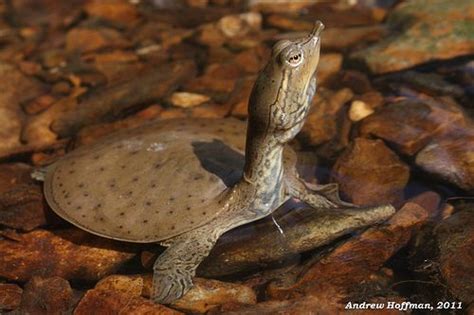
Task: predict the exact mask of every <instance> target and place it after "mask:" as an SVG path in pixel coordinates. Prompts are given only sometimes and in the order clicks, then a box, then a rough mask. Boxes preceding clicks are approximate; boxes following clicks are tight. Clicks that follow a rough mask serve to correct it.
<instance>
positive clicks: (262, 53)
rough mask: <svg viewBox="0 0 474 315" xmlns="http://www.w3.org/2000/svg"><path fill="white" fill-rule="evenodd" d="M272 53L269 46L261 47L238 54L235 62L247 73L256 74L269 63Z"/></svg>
mask: <svg viewBox="0 0 474 315" xmlns="http://www.w3.org/2000/svg"><path fill="white" fill-rule="evenodd" d="M270 53H271V51H270V49H269V48H268V47H267V46H264V45H259V46H257V47H254V48H250V49H246V50H244V51H243V52H241V53H239V54H237V55H236V56H235V58H234V62H235V63H237V64H238V65H239V66H241V67H242V69H243V70H244V71H245V72H248V73H252V74H256V73H258V72H259V71H260V70H261V69H262V67H263V66H264V65H265V64H266V63H267V61H268V59H269V58H270Z"/></svg>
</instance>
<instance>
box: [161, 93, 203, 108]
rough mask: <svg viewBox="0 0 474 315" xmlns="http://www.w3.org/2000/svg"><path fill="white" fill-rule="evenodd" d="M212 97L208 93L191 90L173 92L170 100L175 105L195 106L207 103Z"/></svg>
mask: <svg viewBox="0 0 474 315" xmlns="http://www.w3.org/2000/svg"><path fill="white" fill-rule="evenodd" d="M210 99H211V98H210V97H209V96H207V95H202V94H197V93H189V92H174V93H173V94H171V97H170V102H171V104H172V105H173V106H177V107H183V108H188V107H195V106H199V105H201V104H203V103H206V102H208V101H209V100H210Z"/></svg>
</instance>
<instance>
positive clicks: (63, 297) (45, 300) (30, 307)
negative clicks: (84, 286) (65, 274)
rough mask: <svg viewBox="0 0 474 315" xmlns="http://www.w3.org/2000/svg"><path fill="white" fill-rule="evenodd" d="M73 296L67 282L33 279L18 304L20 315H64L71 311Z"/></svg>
mask: <svg viewBox="0 0 474 315" xmlns="http://www.w3.org/2000/svg"><path fill="white" fill-rule="evenodd" d="M73 303H74V296H73V292H72V289H71V286H70V285H69V282H67V281H66V280H64V279H62V278H59V277H52V278H41V277H33V278H32V279H31V280H30V281H29V282H28V283H27V284H26V285H25V290H24V292H23V296H22V299H21V304H20V312H21V313H22V314H65V313H68V312H71V311H72V308H73Z"/></svg>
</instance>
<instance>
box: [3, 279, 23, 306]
mask: <svg viewBox="0 0 474 315" xmlns="http://www.w3.org/2000/svg"><path fill="white" fill-rule="evenodd" d="M22 293H23V290H22V289H21V288H20V287H19V286H17V285H16V284H10V283H0V312H2V311H10V310H14V309H16V308H18V307H19V306H20V302H21V295H22Z"/></svg>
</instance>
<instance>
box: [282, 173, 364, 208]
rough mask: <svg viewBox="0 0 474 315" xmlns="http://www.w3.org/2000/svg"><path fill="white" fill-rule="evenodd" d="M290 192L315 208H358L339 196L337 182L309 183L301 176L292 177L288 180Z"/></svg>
mask: <svg viewBox="0 0 474 315" xmlns="http://www.w3.org/2000/svg"><path fill="white" fill-rule="evenodd" d="M288 189H289V194H290V195H291V196H292V197H295V198H297V199H299V200H301V201H303V202H305V203H307V204H308V205H309V206H311V207H313V208H340V207H344V208H347V207H349V208H357V207H358V206H357V205H354V204H352V203H350V202H345V201H342V200H341V198H340V197H339V186H338V185H337V184H334V183H332V184H327V185H315V184H307V183H305V182H304V181H302V180H301V179H299V178H296V177H294V178H292V179H291V180H290V181H289V182H288Z"/></svg>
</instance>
